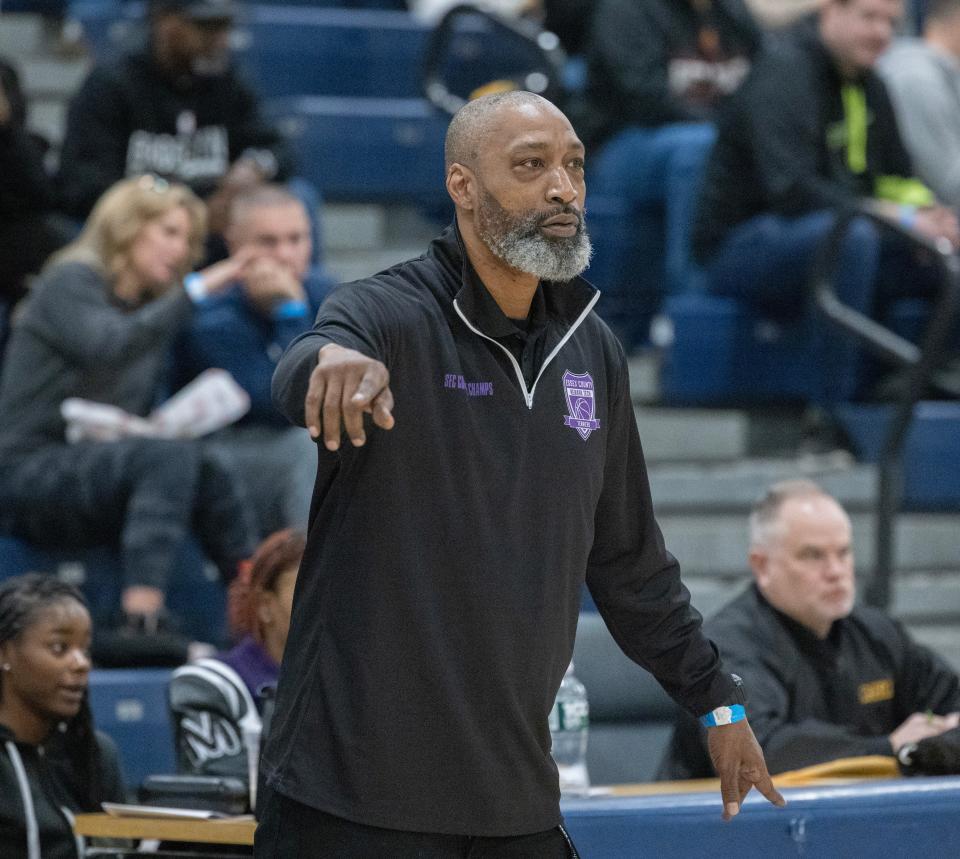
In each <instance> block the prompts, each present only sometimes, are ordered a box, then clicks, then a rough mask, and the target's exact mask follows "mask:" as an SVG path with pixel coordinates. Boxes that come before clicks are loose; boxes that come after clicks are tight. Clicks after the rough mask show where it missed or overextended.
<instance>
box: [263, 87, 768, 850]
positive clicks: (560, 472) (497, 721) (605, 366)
mask: <svg viewBox="0 0 960 859" xmlns="http://www.w3.org/2000/svg"><path fill="white" fill-rule="evenodd" d="M446 165H447V168H446V187H447V190H448V192H449V194H450V197H451V199H452V200H453V202H454V204H455V207H456V220H455V221H454V223H453V224H451V226H450V227H449V228H448V229H447V230H446V231H445V232H444V233H443V234H442V235H440V236H439V237H438V238H437V239H436V240H434V242H433V243H432V244H431V245H430V247H429V248H428V249H427V252H426V253H425V254H424V255H423V256H421V257H419V258H417V259H414V260H409V261H407V262H404V263H400V264H398V265H396V266H394V267H393V268H390V269H388V270H387V271H384V272H381V273H380V274H378V275H375V276H373V277H370V278H366V279H365V280H362V281H358V282H356V283H353V284H349V285H348V286H345V287H342V288H340V289H338V290H336V291H335V292H334V293H333V294H332V295H331V297H330V298H329V299H328V300H327V302H326V303H325V304H324V306H323V308H321V311H320V313H319V315H318V317H317V321H316V325H315V326H314V328H313V330H312V331H311V332H309V333H308V334H305V335H304V336H302V337H301V338H300V339H299V340H298V341H296V342H295V343H293V344H292V345H291V347H290V348H289V349H288V351H287V353H286V354H285V355H284V357H283V359H282V360H281V362H280V365H279V367H278V369H277V373H276V375H275V377H274V385H273V393H274V400H275V402H276V404H277V406H278V407H279V408H280V410H281V411H282V412H284V414H286V415H287V416H288V417H289V418H290V420H291V421H293V422H294V423H297V424H299V425H301V426H304V427H306V428H307V430H308V431H309V432H310V434H311V435H312V436H313V437H314V438H315V439H316V440H317V441H318V448H319V451H320V463H319V468H318V474H317V483H316V488H315V491H314V499H313V507H312V510H311V520H310V526H309V535H310V536H309V540H308V543H307V548H306V553H305V555H304V561H303V566H302V568H301V574H300V576H299V578H298V581H297V591H296V594H295V597H294V608H293V616H292V618H291V625H290V636H289V638H288V644H287V650H286V653H285V656H284V663H283V667H282V670H281V676H280V683H279V688H278V697H277V707H276V713H277V716H276V718H275V720H274V723H273V728H272V731H271V736H270V738H269V741H268V743H267V745H266V748H265V750H264V755H263V761H262V765H261V766H262V771H263V773H264V775H265V779H266V783H267V785H268V791H267V795H266V797H265V801H264V803H263V806H262V808H261V810H260V815H261V822H260V826H259V828H258V830H257V837H256V847H255V852H256V855H258V856H261V857H268V856H269V857H274V856H283V857H285V859H286V857H295V856H302V857H306V856H311V857H312V856H318V855H322V856H337V857H339V859H351V857H353V858H354V859H359V858H360V857H371V856H377V857H379V856H389V857H392V859H393V857H401V859H402V857H414V856H416V857H426V859H440V857H444V859H446V857H460V856H462V857H466V856H479V855H482V856H485V857H498V859H507V857H518V858H519V857H525V859H526V857H545V859H554V857H555V859H560V858H561V857H564V859H566V857H570V856H575V855H576V852H575V850H574V847H573V844H572V842H571V841H570V839H569V837H568V835H567V833H566V832H565V830H564V828H563V826H562V821H561V817H560V809H559V802H558V800H559V788H558V780H557V769H556V766H555V764H554V762H553V760H552V758H551V756H550V731H549V727H548V721H547V720H548V714H549V712H550V709H551V705H552V704H553V701H554V698H555V696H556V693H557V689H558V687H559V686H560V681H561V679H562V678H563V675H564V671H565V670H566V668H567V666H568V664H569V662H570V657H571V654H572V652H573V639H574V634H575V632H576V626H577V618H578V612H579V606H580V594H581V589H582V586H583V584H584V582H586V584H587V586H588V587H589V588H590V590H591V593H592V595H593V598H594V600H595V601H596V604H597V606H598V607H599V610H600V612H601V613H602V615H603V617H604V619H605V621H606V622H607V625H608V626H609V627H610V629H611V631H612V632H613V634H614V636H615V637H616V639H617V641H618V642H619V644H620V645H621V647H622V648H623V649H624V651H625V652H626V653H627V654H628V655H629V656H630V657H631V658H633V659H634V660H636V661H637V662H639V663H640V664H642V665H643V666H644V667H646V668H648V669H649V670H650V671H652V672H653V674H654V675H655V676H656V677H657V679H658V680H659V681H660V682H661V683H662V684H663V685H664V686H665V688H667V690H668V691H669V692H670V693H671V694H672V695H673V696H674V697H675V698H676V699H677V700H678V701H679V702H681V703H682V704H683V705H684V706H686V707H687V708H688V709H689V710H690V711H691V712H692V713H694V714H696V715H697V716H702V717H704V718H708V719H712V720H713V722H712V724H713V725H714V726H715V727H712V728H711V729H710V735H711V737H712V740H711V749H712V751H713V752H714V754H715V756H716V760H717V762H718V769H719V770H720V771H721V773H722V775H723V779H722V780H723V787H722V793H723V802H724V815H725V816H728V817H729V816H732V815H734V814H736V813H737V812H738V811H739V808H740V803H741V801H742V799H743V797H744V796H745V794H746V793H747V791H748V790H749V789H750V787H751V786H753V785H754V784H755V785H756V786H757V787H758V788H759V789H760V791H761V792H762V793H764V795H766V796H767V797H768V798H770V799H771V801H773V802H776V803H778V804H781V803H782V802H783V800H782V798H781V797H780V795H779V794H778V793H777V792H776V791H775V790H774V788H773V786H772V784H771V782H770V779H769V776H768V775H767V772H766V767H765V765H764V762H763V757H762V755H761V753H760V751H759V747H758V746H757V743H756V741H755V739H754V737H753V733H752V731H751V730H750V726H749V724H748V723H747V721H746V719H745V718H744V707H743V699H742V696H741V694H740V691H739V689H738V687H737V685H736V682H735V680H734V679H733V678H731V676H730V675H729V674H727V673H726V672H725V671H724V670H723V668H722V666H721V664H720V661H719V659H718V657H717V653H716V649H715V648H714V646H713V645H712V644H711V643H710V642H709V641H708V640H707V639H706V638H705V637H704V636H703V634H702V633H701V631H700V615H699V614H697V612H696V611H695V610H694V609H692V608H691V606H690V602H689V593H688V592H687V590H686V588H685V587H684V586H683V584H682V583H681V581H680V571H679V567H678V565H677V562H676V561H675V559H674V558H673V557H672V556H671V555H670V554H669V553H668V552H667V551H666V548H665V547H664V543H663V539H662V536H661V534H660V531H659V528H658V527H657V524H656V521H655V520H654V517H653V511H652V503H651V500H650V491H649V486H648V482H647V476H646V469H645V466H644V461H643V454H642V451H641V448H640V439H639V436H638V434H637V428H636V423H635V420H634V417H633V406H632V403H631V399H630V384H629V379H628V375H627V366H626V360H625V358H624V354H623V350H622V349H621V347H620V344H619V343H617V341H616V339H615V338H614V337H613V335H612V334H611V333H610V331H609V329H608V328H607V327H606V325H604V323H603V322H602V321H601V320H600V319H599V317H597V316H596V314H595V313H594V312H593V307H594V305H595V304H596V301H597V299H598V298H599V295H598V293H597V291H596V290H595V289H594V288H593V287H592V286H591V285H590V284H589V283H587V282H586V281H585V280H583V279H582V278H581V277H580V273H581V272H582V271H583V270H584V268H585V267H586V265H587V263H588V261H589V258H590V241H589V238H588V236H587V233H586V228H585V226H584V217H583V213H584V197H585V193H586V189H585V185H584V179H583V170H584V147H583V144H582V143H581V142H580V140H579V139H578V138H577V135H576V134H575V133H574V131H573V128H572V127H571V126H570V123H569V122H568V121H567V118H566V117H565V116H564V115H563V114H562V113H561V112H560V111H559V110H558V109H557V108H556V107H554V106H553V105H552V104H550V103H549V102H547V101H545V100H543V99H542V98H540V97H538V96H535V95H532V94H530V93H523V92H512V93H507V94H500V95H495V96H488V97H485V98H481V99H478V100H476V101H474V102H471V103H469V104H468V105H466V106H465V107H464V108H463V109H462V110H461V111H460V112H459V113H458V114H457V115H456V116H455V117H454V119H453V120H452V122H451V124H450V128H449V131H448V134H447V140H446Z"/></svg>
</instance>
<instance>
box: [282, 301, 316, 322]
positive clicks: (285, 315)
mask: <svg viewBox="0 0 960 859" xmlns="http://www.w3.org/2000/svg"><path fill="white" fill-rule="evenodd" d="M309 313H310V308H309V307H307V302H305V301H297V300H296V299H295V298H290V299H288V300H287V301H282V302H280V304H278V305H277V306H276V307H274V308H273V318H274V319H302V318H303V317H304V316H306V315H307V314H309Z"/></svg>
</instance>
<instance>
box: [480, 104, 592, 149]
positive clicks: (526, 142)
mask: <svg viewBox="0 0 960 859" xmlns="http://www.w3.org/2000/svg"><path fill="white" fill-rule="evenodd" d="M558 140H559V141H560V142H561V143H562V145H564V146H566V147H569V148H581V149H582V148H583V144H582V143H581V142H580V138H578V137H577V133H576V132H575V131H574V130H573V126H572V125H570V121H569V120H568V119H567V118H566V116H564V115H563V114H562V113H561V112H560V111H559V110H558V109H556V108H554V107H553V106H552V105H546V104H544V105H543V106H541V105H535V104H522V105H511V106H509V107H503V108H501V109H500V110H499V111H498V112H497V113H496V114H495V115H494V116H493V118H492V119H491V121H490V123H489V125H488V126H487V134H486V136H485V140H484V149H490V148H491V147H493V148H496V149H500V150H503V149H507V150H511V151H512V150H514V149H524V148H527V149H535V148H541V149H543V148H546V147H548V146H551V145H554V144H555V143H556V142H557V141H558Z"/></svg>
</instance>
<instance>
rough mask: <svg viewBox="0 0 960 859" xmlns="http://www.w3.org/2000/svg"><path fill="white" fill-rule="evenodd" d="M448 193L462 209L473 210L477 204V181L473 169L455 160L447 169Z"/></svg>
mask: <svg viewBox="0 0 960 859" xmlns="http://www.w3.org/2000/svg"><path fill="white" fill-rule="evenodd" d="M447 193H448V194H449V195H450V199H452V200H453V202H454V203H455V204H456V206H457V207H458V208H460V209H465V210H466V211H468V212H472V211H473V209H474V208H475V206H476V195H477V182H476V177H475V176H474V175H473V171H472V170H471V169H470V168H469V167H465V166H464V165H463V164H459V163H457V162H454V163H453V164H451V165H450V169H449V170H447Z"/></svg>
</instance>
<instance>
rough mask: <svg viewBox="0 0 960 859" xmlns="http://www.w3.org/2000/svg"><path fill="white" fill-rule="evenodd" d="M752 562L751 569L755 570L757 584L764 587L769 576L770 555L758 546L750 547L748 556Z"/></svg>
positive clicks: (754, 575) (754, 576)
mask: <svg viewBox="0 0 960 859" xmlns="http://www.w3.org/2000/svg"><path fill="white" fill-rule="evenodd" d="M747 558H748V560H749V562H750V570H751V571H752V572H753V578H754V579H755V580H756V582H757V584H758V585H760V586H761V587H763V586H764V585H765V584H766V583H767V579H768V578H769V568H770V556H769V555H768V554H767V553H766V552H765V551H763V549H759V548H757V547H756V546H754V547H753V548H751V549H750V554H749V555H748V556H747Z"/></svg>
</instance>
